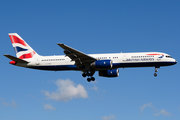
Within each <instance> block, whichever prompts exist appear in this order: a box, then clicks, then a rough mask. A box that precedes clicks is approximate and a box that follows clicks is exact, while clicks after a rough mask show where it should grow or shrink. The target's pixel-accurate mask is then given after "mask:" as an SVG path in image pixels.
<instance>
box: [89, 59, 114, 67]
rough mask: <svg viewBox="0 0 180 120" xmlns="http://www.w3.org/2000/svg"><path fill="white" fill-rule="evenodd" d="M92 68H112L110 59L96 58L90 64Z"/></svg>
mask: <svg viewBox="0 0 180 120" xmlns="http://www.w3.org/2000/svg"><path fill="white" fill-rule="evenodd" d="M91 67H93V68H109V69H110V68H112V61H111V60H97V61H95V62H93V63H92V64H91Z"/></svg>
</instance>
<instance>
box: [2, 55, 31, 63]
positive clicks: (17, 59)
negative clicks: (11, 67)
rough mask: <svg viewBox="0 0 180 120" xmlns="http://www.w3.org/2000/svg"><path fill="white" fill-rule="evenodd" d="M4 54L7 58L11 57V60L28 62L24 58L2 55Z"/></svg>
mask: <svg viewBox="0 0 180 120" xmlns="http://www.w3.org/2000/svg"><path fill="white" fill-rule="evenodd" d="M4 56H5V57H7V58H9V59H11V60H13V61H16V62H20V63H29V62H27V61H25V60H22V59H19V58H17V57H14V56H12V55H4Z"/></svg>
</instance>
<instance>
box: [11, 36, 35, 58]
mask: <svg viewBox="0 0 180 120" xmlns="http://www.w3.org/2000/svg"><path fill="white" fill-rule="evenodd" d="M9 37H10V39H11V42H12V46H13V47H14V50H15V52H16V56H17V57H18V58H20V59H30V58H33V57H34V56H38V54H37V53H36V52H35V51H34V50H33V49H32V48H31V47H30V46H29V45H28V44H27V43H26V42H25V41H24V40H23V39H22V38H21V37H20V36H19V35H18V34H17V33H9Z"/></svg>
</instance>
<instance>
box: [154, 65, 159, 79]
mask: <svg viewBox="0 0 180 120" xmlns="http://www.w3.org/2000/svg"><path fill="white" fill-rule="evenodd" d="M158 68H159V67H155V73H154V76H155V77H156V76H157V72H158V70H157V69H158Z"/></svg>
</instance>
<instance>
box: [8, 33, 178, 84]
mask: <svg viewBox="0 0 180 120" xmlns="http://www.w3.org/2000/svg"><path fill="white" fill-rule="evenodd" d="M9 37H10V39H11V42H12V45H13V47H14V49H15V52H16V57H14V56H11V55H4V56H6V57H7V58H9V59H11V60H12V61H11V62H9V63H10V64H12V65H16V66H20V67H26V68H32V69H39V70H51V71H62V70H75V71H82V76H83V77H86V76H88V78H87V81H88V82H90V81H94V80H95V78H94V77H93V75H94V73H95V72H96V71H98V72H99V76H102V77H118V76H119V70H118V68H127V67H155V73H154V76H155V77H156V76H157V72H158V70H157V68H160V67H161V66H170V65H174V64H176V63H177V61H176V60H175V59H174V58H172V57H171V56H170V55H168V54H166V53H162V52H139V53H113V54H85V53H83V52H80V51H78V50H76V49H73V48H71V47H69V46H67V45H65V44H62V43H58V45H59V46H60V47H61V48H62V49H64V54H65V55H58V56H41V55H38V54H37V53H36V52H35V51H34V50H33V49H32V48H31V47H30V46H29V45H28V44H27V43H26V42H25V41H24V40H23V39H22V38H21V37H20V36H19V35H18V34H17V33H9Z"/></svg>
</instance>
